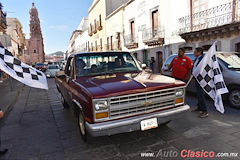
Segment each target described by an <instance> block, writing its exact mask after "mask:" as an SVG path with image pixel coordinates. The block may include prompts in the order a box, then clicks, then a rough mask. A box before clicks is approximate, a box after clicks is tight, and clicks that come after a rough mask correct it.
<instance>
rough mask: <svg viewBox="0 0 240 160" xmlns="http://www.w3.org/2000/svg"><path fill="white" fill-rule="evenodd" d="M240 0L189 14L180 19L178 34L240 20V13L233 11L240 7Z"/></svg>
mask: <svg viewBox="0 0 240 160" xmlns="http://www.w3.org/2000/svg"><path fill="white" fill-rule="evenodd" d="M239 1H240V0H237V1H236V3H235V1H233V2H229V3H225V4H222V5H219V6H216V7H213V8H210V9H207V10H204V11H201V12H198V13H195V14H193V15H188V16H185V17H182V18H179V19H178V23H179V28H180V29H179V32H178V34H183V33H188V32H193V31H199V30H202V29H207V28H212V27H217V26H222V25H225V24H230V23H233V22H239V21H240V13H238V12H237V11H238V10H236V12H233V11H234V10H235V9H239V6H238V4H239V3H240V2H239Z"/></svg>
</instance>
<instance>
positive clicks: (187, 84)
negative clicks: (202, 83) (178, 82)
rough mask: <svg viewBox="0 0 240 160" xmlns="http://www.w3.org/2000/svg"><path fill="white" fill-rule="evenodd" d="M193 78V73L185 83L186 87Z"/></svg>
mask: <svg viewBox="0 0 240 160" xmlns="http://www.w3.org/2000/svg"><path fill="white" fill-rule="evenodd" d="M192 78H193V75H191V77H190V78H189V80H188V82H187V83H186V85H185V86H186V88H187V86H188V85H189V83H190V82H191V80H192Z"/></svg>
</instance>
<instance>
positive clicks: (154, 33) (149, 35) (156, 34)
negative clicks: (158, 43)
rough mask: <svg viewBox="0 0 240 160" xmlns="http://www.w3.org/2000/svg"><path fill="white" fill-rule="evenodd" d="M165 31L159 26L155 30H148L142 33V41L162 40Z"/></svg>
mask: <svg viewBox="0 0 240 160" xmlns="http://www.w3.org/2000/svg"><path fill="white" fill-rule="evenodd" d="M164 36H165V29H164V26H159V27H157V28H148V29H146V30H144V31H143V34H142V38H143V42H144V41H150V40H155V39H156V40H157V39H159V38H164Z"/></svg>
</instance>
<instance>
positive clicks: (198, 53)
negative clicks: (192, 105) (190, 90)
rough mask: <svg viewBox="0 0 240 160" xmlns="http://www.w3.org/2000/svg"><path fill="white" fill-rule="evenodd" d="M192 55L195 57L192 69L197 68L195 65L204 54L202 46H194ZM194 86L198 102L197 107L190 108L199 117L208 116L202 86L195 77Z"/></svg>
mask: <svg viewBox="0 0 240 160" xmlns="http://www.w3.org/2000/svg"><path fill="white" fill-rule="evenodd" d="M194 56H195V57H196V59H195V61H194V64H193V69H192V71H194V70H195V69H196V68H197V65H198V64H199V62H200V61H201V60H202V58H203V56H204V55H203V48H202V47H198V48H196V49H195V51H194ZM195 87H196V92H197V98H198V103H197V106H198V107H197V108H196V109H194V110H192V112H195V113H198V114H199V117H201V118H205V117H207V116H208V112H207V105H206V100H205V97H204V90H203V89H202V87H201V86H200V84H199V83H198V81H197V80H196V79H195Z"/></svg>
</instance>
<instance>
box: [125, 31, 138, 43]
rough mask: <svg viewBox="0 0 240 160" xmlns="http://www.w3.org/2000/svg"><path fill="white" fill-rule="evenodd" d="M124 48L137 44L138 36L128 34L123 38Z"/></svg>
mask: <svg viewBox="0 0 240 160" xmlns="http://www.w3.org/2000/svg"><path fill="white" fill-rule="evenodd" d="M124 40H125V46H128V45H133V44H134V43H138V35H137V34H130V35H127V36H125V37H124Z"/></svg>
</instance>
